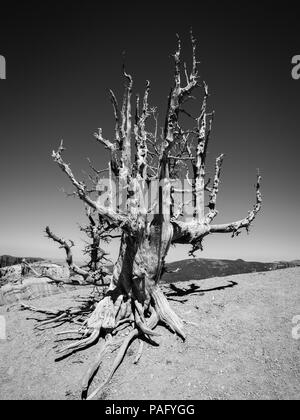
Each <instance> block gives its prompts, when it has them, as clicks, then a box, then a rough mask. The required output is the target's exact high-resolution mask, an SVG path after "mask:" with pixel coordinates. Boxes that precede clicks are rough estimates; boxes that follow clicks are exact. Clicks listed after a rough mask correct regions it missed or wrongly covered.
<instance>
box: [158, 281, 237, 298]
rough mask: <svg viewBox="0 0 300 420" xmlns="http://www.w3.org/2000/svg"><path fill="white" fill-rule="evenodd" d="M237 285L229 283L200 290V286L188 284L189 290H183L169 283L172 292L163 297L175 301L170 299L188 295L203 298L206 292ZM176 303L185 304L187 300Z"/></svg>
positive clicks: (233, 282)
mask: <svg viewBox="0 0 300 420" xmlns="http://www.w3.org/2000/svg"><path fill="white" fill-rule="evenodd" d="M237 285H238V283H236V282H235V281H229V284H226V285H225V286H218V287H213V288H211V289H201V287H200V286H197V285H196V284H195V283H192V284H189V285H188V286H189V288H188V289H185V288H182V289H181V288H180V287H177V286H175V284H173V283H171V284H169V288H170V289H171V290H172V291H171V292H167V293H166V294H165V295H166V297H167V298H168V299H169V300H176V299H172V298H175V297H184V296H188V295H192V294H195V295H198V296H204V295H205V293H208V292H215V291H217V290H225V289H229V288H232V287H235V286H237ZM176 301H177V302H182V303H184V302H187V299H185V300H180V301H178V300H176Z"/></svg>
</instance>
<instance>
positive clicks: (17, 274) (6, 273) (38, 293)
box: [0, 262, 75, 306]
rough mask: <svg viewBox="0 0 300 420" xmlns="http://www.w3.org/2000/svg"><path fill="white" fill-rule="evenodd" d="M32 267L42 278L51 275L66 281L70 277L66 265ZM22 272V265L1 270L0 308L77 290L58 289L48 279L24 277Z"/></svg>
mask: <svg viewBox="0 0 300 420" xmlns="http://www.w3.org/2000/svg"><path fill="white" fill-rule="evenodd" d="M31 266H32V267H33V268H34V269H35V270H36V271H37V272H38V273H40V274H41V275H42V276H48V275H49V276H52V277H54V278H58V279H59V278H63V279H66V278H68V277H69V275H70V272H69V268H68V267H67V266H65V265H57V264H52V263H48V262H42V263H34V264H31ZM21 271H22V268H21V264H17V265H14V266H10V267H4V268H1V269H0V286H1V287H0V306H2V305H9V304H13V303H16V302H18V301H21V300H29V299H35V298H39V297H44V296H50V295H53V294H57V293H62V292H65V291H66V290H71V289H74V288H75V286H73V285H63V286H59V287H58V286H57V285H56V284H54V283H51V282H50V281H49V279H48V278H46V277H45V278H36V277H33V276H32V273H27V274H26V275H25V276H22V274H21Z"/></svg>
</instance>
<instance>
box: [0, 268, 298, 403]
mask: <svg viewBox="0 0 300 420" xmlns="http://www.w3.org/2000/svg"><path fill="white" fill-rule="evenodd" d="M299 281H300V268H289V269H286V270H278V271H271V272H266V273H252V274H243V275H235V276H230V277H222V278H212V279H206V280H197V281H193V280H191V281H185V282H182V283H176V285H175V287H173V288H172V287H170V286H169V285H168V286H164V287H163V288H164V291H165V293H166V294H167V295H168V298H169V299H170V300H171V304H172V306H173V308H174V309H175V310H176V312H177V313H178V314H179V315H180V316H181V317H182V318H184V319H185V320H186V321H187V322H189V324H186V330H187V340H186V341H185V342H182V340H180V339H179V338H178V337H176V336H174V335H173V334H172V333H171V332H169V331H168V330H167V329H165V328H163V327H162V326H159V327H158V328H157V331H158V332H159V333H160V334H161V337H158V341H159V344H160V345H159V346H151V345H149V344H145V347H144V352H143V355H142V358H141V360H140V363H139V364H138V365H134V364H133V361H134V359H135V355H136V351H137V348H138V343H137V342H134V343H133V344H132V346H131V347H130V349H129V351H128V352H127V355H126V357H125V358H124V361H123V364H122V365H121V366H120V368H119V370H118V371H117V373H116V374H115V376H114V378H113V379H112V381H111V382H110V384H109V385H108V386H107V387H106V388H105V390H104V391H103V392H102V394H101V395H99V398H102V399H108V400H111V399H125V400H126V399H138V400H139V399H179V400H186V399H299V397H300V365H299V355H300V339H298V340H297V339H296V337H295V338H293V336H292V329H293V327H294V328H295V327H296V325H294V324H293V323H292V320H293V317H295V316H296V315H300V284H299ZM87 292H88V291H86V292H85V293H87ZM79 293H83V292H82V290H80V291H78V290H76V291H71V292H68V293H62V294H59V295H55V296H50V297H46V298H41V299H34V300H33V301H31V302H26V303H30V304H32V305H34V306H36V307H40V308H43V307H44V308H45V307H47V308H56V307H57V308H58V307H59V308H61V307H62V306H68V305H69V304H70V303H71V302H74V298H75V297H76V296H79ZM0 316H4V317H5V320H6V331H7V339H6V340H1V339H0V355H1V357H0V399H26V400H28V399H34V400H36V399H62V400H64V399H79V398H80V381H81V378H82V376H83V374H84V372H85V371H86V369H87V368H88V366H89V365H90V364H91V363H92V361H93V359H94V357H95V356H96V354H97V345H96V346H93V347H91V348H89V349H87V350H85V351H83V352H79V353H76V354H73V355H71V356H70V357H68V358H67V359H64V360H62V361H59V362H55V361H54V358H55V355H54V350H53V342H54V340H55V332H56V331H60V330H64V329H69V328H68V326H62V327H59V328H57V329H56V330H53V329H49V330H47V331H46V332H44V333H42V334H40V333H39V334H37V333H35V332H33V326H34V321H33V320H27V319H26V318H27V317H28V316H30V313H29V312H27V311H20V310H19V307H18V305H15V306H6V307H1V308H0ZM0 320H1V318H0ZM2 320H3V318H2ZM298 323H299V324H300V317H299V321H298ZM296 332H297V331H296ZM0 338H1V337H0ZM114 356H115V354H112V355H108V356H107V358H106V360H105V361H104V363H103V366H102V367H101V369H100V370H99V372H98V374H97V375H96V377H95V379H94V381H93V384H92V387H91V389H93V388H94V387H95V386H97V385H99V384H100V383H101V380H103V378H104V377H105V374H107V372H108V368H109V366H110V364H111V363H112V361H113V357H114Z"/></svg>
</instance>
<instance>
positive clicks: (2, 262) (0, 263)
mask: <svg viewBox="0 0 300 420" xmlns="http://www.w3.org/2000/svg"><path fill="white" fill-rule="evenodd" d="M23 258H25V259H26V261H27V262H29V263H33V262H38V261H43V260H44V259H43V258H35V257H12V256H11V255H0V268H2V267H9V266H11V265H16V264H20V263H21V262H22V259H23Z"/></svg>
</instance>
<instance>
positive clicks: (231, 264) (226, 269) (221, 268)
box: [162, 258, 300, 283]
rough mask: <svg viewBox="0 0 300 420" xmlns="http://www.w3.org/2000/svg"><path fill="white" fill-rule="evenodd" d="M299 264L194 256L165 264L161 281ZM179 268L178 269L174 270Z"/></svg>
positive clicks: (203, 277) (257, 270) (175, 280)
mask: <svg viewBox="0 0 300 420" xmlns="http://www.w3.org/2000/svg"><path fill="white" fill-rule="evenodd" d="M296 266H300V260H294V261H290V262H288V261H275V262H271V263H264V262H256V261H244V260H242V259H238V260H215V259H205V258H195V259H188V260H181V261H176V262H172V263H169V264H167V265H166V269H167V271H173V272H172V273H168V272H166V273H165V274H164V276H163V279H162V282H163V283H176V282H179V281H184V280H185V279H186V280H201V279H206V278H210V277H224V276H231V275H234V274H242V273H253V272H262V271H270V270H279V269H283V268H289V267H296ZM177 269H179V270H178V271H176V270H177Z"/></svg>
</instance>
